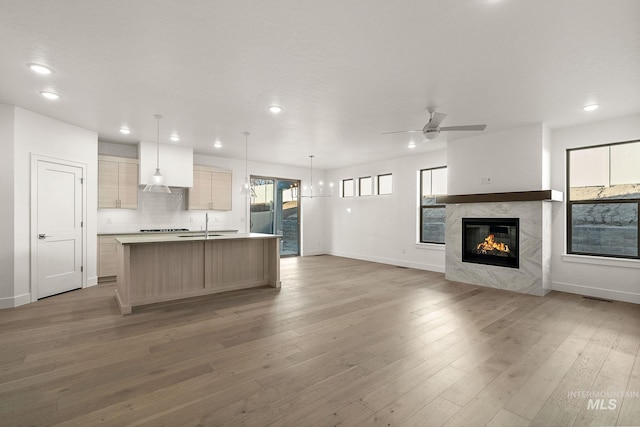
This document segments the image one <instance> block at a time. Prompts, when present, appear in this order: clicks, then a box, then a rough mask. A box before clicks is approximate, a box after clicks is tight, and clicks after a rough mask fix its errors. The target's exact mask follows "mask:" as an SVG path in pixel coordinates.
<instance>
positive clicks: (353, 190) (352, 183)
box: [340, 178, 355, 198]
mask: <svg viewBox="0 0 640 427" xmlns="http://www.w3.org/2000/svg"><path fill="white" fill-rule="evenodd" d="M347 181H350V182H351V195H350V196H346V195H345V191H344V189H345V185H344V184H345V183H346V182H347ZM354 185H355V182H354V180H353V178H345V179H343V180H341V181H340V189H341V190H342V197H343V198H349V197H354V196H355V189H354Z"/></svg>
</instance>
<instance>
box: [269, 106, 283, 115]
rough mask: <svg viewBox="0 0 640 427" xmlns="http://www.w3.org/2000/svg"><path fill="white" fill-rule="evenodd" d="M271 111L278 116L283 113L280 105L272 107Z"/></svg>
mask: <svg viewBox="0 0 640 427" xmlns="http://www.w3.org/2000/svg"><path fill="white" fill-rule="evenodd" d="M269 111H271V112H272V113H273V114H278V113H280V112H282V107H281V106H279V105H270V106H269Z"/></svg>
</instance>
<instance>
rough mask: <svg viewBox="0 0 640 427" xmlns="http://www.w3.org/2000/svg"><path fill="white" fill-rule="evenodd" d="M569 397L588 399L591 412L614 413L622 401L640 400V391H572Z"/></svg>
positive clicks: (588, 408) (588, 407)
mask: <svg viewBox="0 0 640 427" xmlns="http://www.w3.org/2000/svg"><path fill="white" fill-rule="evenodd" d="M567 396H568V397H569V398H570V399H575V398H581V399H586V400H587V410H590V411H614V410H616V408H618V401H619V400H620V399H630V398H636V399H637V398H640V391H570V392H568V393H567Z"/></svg>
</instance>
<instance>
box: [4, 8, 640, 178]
mask: <svg viewBox="0 0 640 427" xmlns="http://www.w3.org/2000/svg"><path fill="white" fill-rule="evenodd" d="M0 30H1V34H2V36H1V37H0V52H2V54H0V103H5V104H11V105H16V106H18V107H22V108H25V109H28V110H31V111H35V112H38V113H42V114H44V115H47V116H51V117H54V118H56V119H60V120H63V121H65V122H68V123H72V124H74V125H78V126H81V127H83V128H87V129H91V130H95V131H97V132H98V134H99V139H100V140H101V141H111V142H123V143H135V142H137V141H139V140H148V141H154V142H155V139H156V136H155V135H156V131H155V120H154V119H153V114H155V113H160V114H162V115H163V116H164V119H163V120H162V121H161V133H162V136H161V141H162V142H169V139H168V138H169V134H170V133H171V132H172V131H175V132H177V133H179V135H180V136H181V142H180V144H184V145H189V146H192V147H193V148H194V151H195V152H197V153H207V154H212V155H217V156H224V157H234V158H242V159H243V158H244V136H243V135H242V132H243V131H249V132H251V136H250V137H249V159H250V160H263V161H269V162H274V163H281V164H292V165H304V166H306V165H307V164H308V158H307V156H308V155H309V154H314V155H315V156H316V157H315V159H314V166H317V167H319V168H334V167H340V166H345V165H351V164H357V163H365V162H370V161H376V160H383V159H387V158H391V157H400V156H405V155H410V154H411V153H413V152H424V151H428V150H430V149H435V148H438V149H439V148H443V147H444V146H445V144H446V140H447V139H449V140H454V139H457V138H463V137H466V136H470V135H474V134H476V133H475V132H466V133H465V132H449V133H448V134H446V135H445V134H444V133H443V134H442V135H440V137H439V138H438V139H437V140H436V141H430V142H424V143H420V144H418V147H417V148H416V149H415V150H414V151H410V150H409V149H408V148H407V142H408V141H409V140H410V139H411V137H412V136H413V137H414V138H415V139H416V141H422V137H421V136H420V134H401V135H381V132H388V131H396V130H402V129H420V128H422V126H423V125H424V123H425V122H426V120H427V114H426V113H425V112H424V109H425V107H427V106H428V105H435V106H437V107H438V110H439V111H441V112H444V113H448V117H447V118H446V120H445V121H444V123H443V124H442V125H443V126H452V125H461V124H476V123H486V124H487V129H486V131H485V132H495V131H499V130H504V129H509V128H514V127H518V126H522V125H525V124H529V123H534V122H546V123H548V124H549V125H550V126H551V127H552V128H554V127H564V126H569V125H574V124H580V123H586V122H590V121H596V120H602V119H606V118H610V117H616V116H622V115H627V114H633V113H637V112H640V1H638V0H615V1H605V0H536V1H533V0H450V1H443V0H324V1H312V0H278V1H259V0H227V1H220V0H216V1H212V0H135V1H134V0H57V1H51V0H0ZM31 62H36V63H41V64H44V65H47V66H49V67H51V68H52V69H53V70H54V73H53V74H52V75H50V76H39V75H36V74H34V73H32V72H31V71H30V70H28V69H27V64H28V63H31ZM43 89H51V90H54V91H56V92H58V93H59V94H60V95H61V99H59V100H58V101H53V102H52V101H48V100H46V99H43V98H42V97H41V96H40V95H39V91H41V90H43ZM591 102H597V103H599V104H600V106H601V108H600V109H599V110H597V111H596V112H593V113H585V112H583V111H582V110H581V107H582V106H583V105H585V104H588V103H591ZM270 104H279V105H281V106H282V107H283V108H284V111H283V112H282V113H281V114H280V115H278V116H274V115H272V114H271V113H269V112H268V111H267V106H269V105H270ZM122 125H127V126H129V127H130V128H131V130H132V133H131V134H130V135H129V136H126V137H125V136H123V135H121V134H120V133H119V132H118V129H119V128H120V127H121V126H122ZM216 139H219V140H220V141H221V142H222V144H223V148H222V149H220V150H216V149H214V148H213V146H212V144H213V142H214V141H215V140H216Z"/></svg>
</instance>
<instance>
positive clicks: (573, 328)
mask: <svg viewBox="0 0 640 427" xmlns="http://www.w3.org/2000/svg"><path fill="white" fill-rule="evenodd" d="M263 249H264V248H263ZM269 250H270V249H269ZM256 259H260V260H263V259H264V252H263V253H262V254H260V255H256ZM256 271H257V270H255V271H253V272H249V273H250V274H254V273H255V272H256ZM245 273H246V272H245ZM245 273H243V272H240V271H238V272H236V273H235V274H245ZM280 277H281V280H282V288H281V290H280V291H279V292H274V289H273V288H253V289H244V290H239V291H234V292H225V293H220V294H215V295H208V296H202V297H196V298H190V299H188V300H181V301H171V302H163V303H157V304H153V305H148V306H142V307H138V308H137V309H136V310H135V312H134V313H133V314H132V315H130V316H121V315H120V312H119V310H118V308H117V306H116V303H115V301H114V298H113V291H114V289H115V287H116V285H115V284H108V283H103V284H100V285H98V286H94V287H91V288H87V289H82V290H79V291H74V292H70V293H67V294H63V295H59V296H55V297H52V298H48V299H44V300H41V301H38V302H36V303H33V304H29V305H26V306H22V307H18V308H12V309H6V310H0V342H2V346H0V426H5V425H6V426H16V425H98V424H100V425H113V426H122V425H153V426H157V425H198V424H200V425H211V426H215V425H245V426H261V427H262V426H268V425H273V426H289V425H291V426H301V425H305V426H307V425H308V426H327V425H343V426H355V425H361V426H365V425H366V426H369V425H376V424H377V425H384V426H388V425H404V426H413V425H416V426H417V425H420V426H422V425H449V426H454V425H464V426H476V425H491V426H493V425H508V426H518V425H545V426H564V425H572V424H586V425H597V424H611V425H615V424H619V425H633V424H634V423H635V424H637V420H638V419H640V399H639V398H635V397H633V396H632V395H630V397H628V398H627V397H625V398H622V399H620V400H619V401H618V402H617V407H616V409H615V410H602V411H594V410H587V401H588V399H586V398H581V397H575V396H573V397H572V396H571V395H570V392H572V391H580V390H585V391H599V390H605V391H607V390H608V391H613V390H614V389H615V390H616V391H630V392H634V391H635V392H637V391H638V390H639V389H640V361H639V359H638V358H639V356H638V351H639V350H638V349H639V348H640V322H639V320H640V306H638V305H633V304H625V303H619V302H613V303H606V302H600V301H593V300H586V299H583V298H581V297H580V296H578V295H570V294H563V293H559V292H551V293H550V294H548V295H547V296H545V297H535V296H531V295H522V294H515V293H511V292H507V291H501V290H496V289H489V288H482V287H478V286H472V285H466V284H463V283H457V282H450V281H447V280H445V279H444V275H443V274H440V273H434V272H426V271H419V270H413V269H400V268H396V267H393V266H388V265H382V264H376V263H371V262H364V261H358V260H353V259H346V258H339V257H333V256H317V257H303V258H301V257H298V258H287V259H283V260H281V271H280ZM178 285H179V284H178V283H169V282H167V283H166V286H167V289H169V288H171V287H173V286H178Z"/></svg>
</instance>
